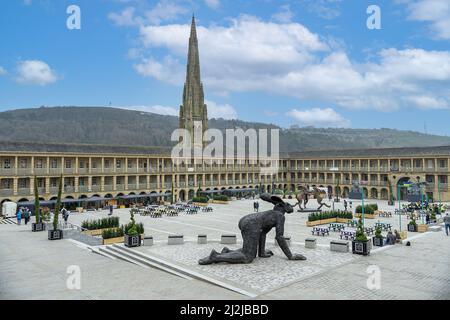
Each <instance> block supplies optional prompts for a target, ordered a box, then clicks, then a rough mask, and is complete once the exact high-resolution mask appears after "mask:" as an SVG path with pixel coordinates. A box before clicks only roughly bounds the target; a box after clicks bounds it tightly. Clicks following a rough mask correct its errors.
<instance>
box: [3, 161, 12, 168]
mask: <svg viewBox="0 0 450 320" xmlns="http://www.w3.org/2000/svg"><path fill="white" fill-rule="evenodd" d="M3 169H11V159H5V160H3Z"/></svg>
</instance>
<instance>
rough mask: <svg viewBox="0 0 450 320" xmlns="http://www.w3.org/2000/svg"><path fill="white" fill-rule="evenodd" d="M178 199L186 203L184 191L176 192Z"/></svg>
mask: <svg viewBox="0 0 450 320" xmlns="http://www.w3.org/2000/svg"><path fill="white" fill-rule="evenodd" d="M178 198H179V199H180V201H186V191H184V190H180V191H179V192H178Z"/></svg>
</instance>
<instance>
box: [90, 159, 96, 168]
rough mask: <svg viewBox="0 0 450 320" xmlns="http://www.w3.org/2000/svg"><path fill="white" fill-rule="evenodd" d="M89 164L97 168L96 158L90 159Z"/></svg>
mask: <svg viewBox="0 0 450 320" xmlns="http://www.w3.org/2000/svg"><path fill="white" fill-rule="evenodd" d="M91 165H92V169H97V160H92V162H91Z"/></svg>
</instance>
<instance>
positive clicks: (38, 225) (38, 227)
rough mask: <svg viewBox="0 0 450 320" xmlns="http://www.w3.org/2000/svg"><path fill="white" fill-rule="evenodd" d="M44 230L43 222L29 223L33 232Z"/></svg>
mask: <svg viewBox="0 0 450 320" xmlns="http://www.w3.org/2000/svg"><path fill="white" fill-rule="evenodd" d="M44 230H45V223H43V222H40V223H32V224H31V231H33V232H40V231H44Z"/></svg>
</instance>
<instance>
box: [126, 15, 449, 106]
mask: <svg viewBox="0 0 450 320" xmlns="http://www.w3.org/2000/svg"><path fill="white" fill-rule="evenodd" d="M138 30H139V33H140V41H141V45H142V51H139V52H140V53H141V54H139V55H135V58H136V63H135V64H134V68H135V70H136V71H137V72H138V73H139V74H141V75H143V76H147V77H153V78H155V79H157V80H160V81H164V82H167V83H171V84H176V85H182V84H183V83H184V81H185V73H186V66H185V63H186V62H185V61H186V54H187V39H188V38H189V31H190V24H189V23H187V24H183V25H182V24H167V25H146V24H145V25H141V26H140V27H139V29H138ZM197 33H198V38H199V46H200V59H201V64H202V79H203V83H204V86H205V90H206V91H207V92H215V93H216V94H220V95H222V96H226V95H227V94H228V93H230V92H249V91H263V92H271V93H275V94H279V95H284V96H291V97H296V98H299V99H303V100H305V99H310V100H314V101H320V102H321V103H325V104H331V105H336V106H339V107H344V108H350V109H376V110H382V111H391V110H397V109H399V108H402V107H403V108H405V107H417V108H422V109H423V108H430V109H435V108H438V107H439V108H444V107H446V106H447V107H448V106H450V96H449V94H448V87H450V52H449V51H427V50H423V49H415V48H410V49H404V50H400V49H396V48H389V49H384V50H381V51H379V52H377V53H376V54H375V55H373V56H372V57H371V61H370V62H364V63H360V62H358V61H352V60H351V59H350V58H349V57H348V55H347V53H346V52H345V46H341V48H337V50H336V48H334V49H333V50H331V48H333V47H335V45H334V44H333V43H331V42H330V41H329V40H326V39H324V38H323V37H321V36H320V35H318V34H315V33H313V32H311V31H310V30H308V29H307V28H306V27H304V26H303V25H301V24H299V23H293V22H290V23H275V22H267V21H263V20H261V19H259V18H257V17H253V16H248V15H241V16H239V17H238V18H235V19H231V20H230V22H229V24H228V25H225V26H220V25H211V26H209V27H206V26H202V25H198V26H197ZM150 50H158V52H162V53H163V55H162V56H163V58H156V57H155V56H153V57H152V56H150V57H149V56H148V52H149V51H150ZM145 52H147V54H145ZM423 97H432V98H433V99H434V100H431V99H424V98H423ZM427 103H429V105H428V104H427Z"/></svg>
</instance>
